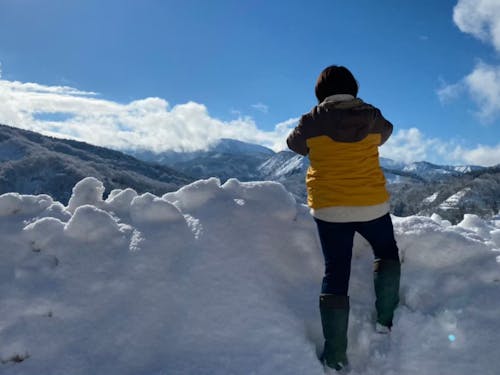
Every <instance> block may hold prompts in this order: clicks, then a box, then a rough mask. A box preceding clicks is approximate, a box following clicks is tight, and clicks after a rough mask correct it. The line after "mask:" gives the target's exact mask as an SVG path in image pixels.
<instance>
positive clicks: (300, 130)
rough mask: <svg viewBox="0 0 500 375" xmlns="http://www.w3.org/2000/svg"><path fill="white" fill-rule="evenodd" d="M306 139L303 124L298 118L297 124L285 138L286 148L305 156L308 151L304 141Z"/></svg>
mask: <svg viewBox="0 0 500 375" xmlns="http://www.w3.org/2000/svg"><path fill="white" fill-rule="evenodd" d="M306 141H307V139H306V137H305V136H304V124H303V121H302V119H300V121H299V124H298V125H297V126H296V128H295V129H293V131H292V132H291V133H290V135H289V136H288V138H287V139H286V144H287V145H288V148H289V149H290V150H292V151H294V152H296V153H297V154H300V155H303V156H306V155H307V154H308V153H309V148H308V147H307V143H306Z"/></svg>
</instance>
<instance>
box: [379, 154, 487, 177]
mask: <svg viewBox="0 0 500 375" xmlns="http://www.w3.org/2000/svg"><path fill="white" fill-rule="evenodd" d="M380 165H381V167H382V168H383V169H384V170H385V171H387V172H393V173H395V174H396V175H402V174H408V176H413V177H415V178H422V179H424V180H427V181H429V180H436V179H439V178H443V177H448V176H460V175H463V174H464V173H469V172H476V171H481V170H484V169H485V168H484V167H480V166H475V165H458V166H449V165H436V164H432V163H429V162H426V161H419V162H413V163H403V162H397V161H394V160H392V159H388V158H380Z"/></svg>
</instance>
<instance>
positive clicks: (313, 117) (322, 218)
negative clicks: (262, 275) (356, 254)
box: [287, 65, 401, 370]
mask: <svg viewBox="0 0 500 375" xmlns="http://www.w3.org/2000/svg"><path fill="white" fill-rule="evenodd" d="M315 93H316V97H317V99H318V105H316V106H315V107H314V108H313V109H312V110H311V111H310V112H309V113H307V114H305V115H303V116H302V117H301V118H300V121H299V123H298V125H297V127H295V129H293V131H292V132H291V133H290V135H289V136H288V138H287V144H288V147H289V148H290V149H291V150H292V151H294V152H296V153H298V154H301V155H304V156H308V157H309V161H310V166H309V168H308V170H307V176H306V186H307V203H308V205H309V207H310V209H311V214H312V216H313V217H314V220H315V222H316V225H317V229H318V234H319V239H320V243H321V248H322V252H323V256H324V261H325V274H324V277H323V282H322V285H321V294H320V298H319V308H320V315H321V323H322V328H323V335H324V338H325V343H324V350H323V355H322V357H321V359H322V361H323V363H324V365H325V366H326V367H327V368H330V369H335V370H341V369H343V368H345V367H346V366H347V365H348V359H347V353H346V352H347V329H348V322H349V296H348V289H349V278H350V272H351V258H352V246H353V238H354V234H355V232H358V233H359V234H360V235H362V236H363V237H364V238H365V239H366V240H367V241H368V242H369V244H370V245H371V247H372V249H373V253H374V257H375V261H374V270H375V272H374V286H375V295H376V303H375V308H376V313H377V319H376V322H375V329H376V331H377V332H379V333H389V332H390V330H391V327H392V320H393V316H394V311H395V309H396V307H397V305H398V303H399V282H400V275H401V265H400V260H399V251H398V247H397V244H396V240H395V238H394V229H393V225H392V220H391V216H390V214H389V193H388V191H387V189H386V186H385V177H384V174H383V172H382V169H381V167H380V162H379V155H378V147H379V146H381V145H383V144H384V143H385V142H386V141H387V139H388V138H389V136H390V135H391V133H392V129H393V126H392V124H391V123H390V122H389V121H387V120H386V119H385V118H384V117H383V116H382V114H381V112H380V110H379V109H377V108H376V107H374V106H372V105H370V104H367V103H365V102H363V101H362V100H361V99H359V98H358V97H357V94H358V83H357V81H356V79H355V78H354V76H353V75H352V73H351V72H350V71H349V70H348V69H347V68H346V67H343V66H337V65H332V66H329V67H327V68H326V69H324V70H323V71H322V72H321V74H320V75H319V77H318V80H317V83H316V87H315Z"/></svg>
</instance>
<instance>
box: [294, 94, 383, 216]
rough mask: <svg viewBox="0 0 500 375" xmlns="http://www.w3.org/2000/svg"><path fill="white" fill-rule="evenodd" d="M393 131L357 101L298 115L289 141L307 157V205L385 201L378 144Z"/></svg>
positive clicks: (342, 204)
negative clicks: (297, 123)
mask: <svg viewBox="0 0 500 375" xmlns="http://www.w3.org/2000/svg"><path fill="white" fill-rule="evenodd" d="M391 132H392V124H391V123H390V122H388V121H387V120H386V119H385V118H384V117H383V116H382V114H381V113H380V111H379V110H378V109H377V108H375V107H373V106H371V105H369V104H366V103H364V102H363V101H361V100H360V99H354V100H350V101H347V102H333V103H322V104H321V105H319V106H317V107H315V108H314V109H313V110H312V111H311V112H310V113H308V114H306V115H304V116H302V117H301V119H300V122H299V125H298V126H297V127H296V128H295V129H294V130H293V132H292V133H291V134H290V136H289V137H288V139H287V143H288V146H289V147H290V149H292V150H293V151H295V152H297V153H299V154H302V155H309V160H310V167H309V169H308V171H307V177H306V185H307V200H308V205H309V206H310V207H311V208H314V209H319V208H324V207H333V206H372V205H376V204H380V203H383V202H386V201H387V200H388V199H389V193H388V192H387V189H386V187H385V177H384V174H383V172H382V169H381V168H380V164H379V155H378V147H379V146H380V145H382V144H383V143H384V142H385V141H386V140H387V139H388V138H389V136H390V134H391Z"/></svg>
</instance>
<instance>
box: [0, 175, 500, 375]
mask: <svg viewBox="0 0 500 375" xmlns="http://www.w3.org/2000/svg"><path fill="white" fill-rule="evenodd" d="M103 191H104V187H103V186H102V184H101V183H100V182H99V181H97V180H96V179H93V178H88V179H85V180H83V181H81V182H80V183H79V184H78V185H77V186H76V187H75V188H74V190H73V194H72V197H71V199H70V201H69V205H68V206H67V207H65V206H63V205H62V204H60V203H58V202H54V201H53V200H52V198H51V197H49V196H26V195H19V194H6V195H2V196H0V238H2V246H1V247H0V280H1V283H0V295H1V296H2V303H1V304H0V360H1V363H0V374H2V375H3V374H5V375H21V374H22V375H42V374H43V375H45V374H50V375H68V374H71V375H101V374H103V375H104V374H105V375H165V374H169V375H171V374H173V375H180V374H183V375H184V374H197V375H199V374H242V375H243V374H245V375H246V374H256V375H258V374H263V375H271V374H272V375H274V374H289V375H304V374H308V375H316V374H317V375H320V374H323V369H322V367H321V365H320V363H319V361H318V360H317V357H316V356H317V351H318V350H319V347H320V346H321V340H322V339H321V326H320V320H319V311H318V302H317V301H318V293H319V288H320V281H321V273H322V259H321V250H320V248H319V244H318V240H317V237H316V229H315V225H314V222H313V220H312V219H311V217H310V216H309V214H308V213H307V209H306V208H305V207H304V206H302V205H298V204H296V203H295V201H294V200H293V198H292V197H291V195H290V194H289V193H288V192H287V191H286V190H285V189H284V188H283V187H282V185H280V184H278V183H274V182H253V183H240V182H238V181H236V180H229V181H227V182H226V183H225V184H223V185H221V184H220V183H219V181H218V180H217V179H210V180H202V181H197V182H195V183H193V184H191V185H188V186H185V187H183V188H181V189H180V190H178V191H176V192H171V193H167V194H165V195H164V196H162V197H160V196H154V195H152V194H144V195H137V193H136V192H135V191H133V190H131V189H126V190H115V191H113V192H112V193H111V194H110V195H109V197H108V198H107V199H106V200H103V197H102V194H103ZM394 225H395V232H396V238H397V241H398V245H399V247H400V251H401V259H402V260H403V264H402V280H401V305H400V307H399V308H398V310H397V312H396V317H395V326H394V329H393V332H392V333H391V334H390V335H389V336H383V337H382V336H380V335H378V334H376V333H375V332H374V327H373V320H372V319H373V318H372V316H373V311H374V296H373V290H372V289H373V288H372V276H371V270H372V255H371V251H370V249H369V246H368V245H367V244H366V243H365V242H364V241H363V240H362V239H361V238H356V241H355V250H354V257H353V267H352V278H351V284H350V296H351V316H350V323H349V325H350V326H349V349H348V355H349V357H350V360H351V365H352V371H351V372H350V374H353V375H375V374H377V375H379V374H404V375H422V374H431V375H434V374H446V375H447V374H453V375H477V374H481V375H496V374H498V368H499V367H500V357H499V356H498V353H497V351H496V350H495V348H496V347H497V345H498V339H499V334H498V332H500V320H499V319H498V312H499V311H500V298H498V297H499V294H498V293H499V292H498V290H499V285H500V264H499V262H498V260H499V258H498V257H499V250H500V217H497V218H496V219H495V220H492V221H490V222H486V221H483V220H481V219H479V218H478V217H476V216H473V215H467V216H466V217H465V218H464V220H463V221H462V222H461V223H460V224H459V225H456V226H453V225H451V224H450V223H449V222H446V221H445V220H442V219H441V218H440V217H439V216H437V215H434V216H433V217H432V218H429V217H419V216H411V217H407V218H398V217H394Z"/></svg>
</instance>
